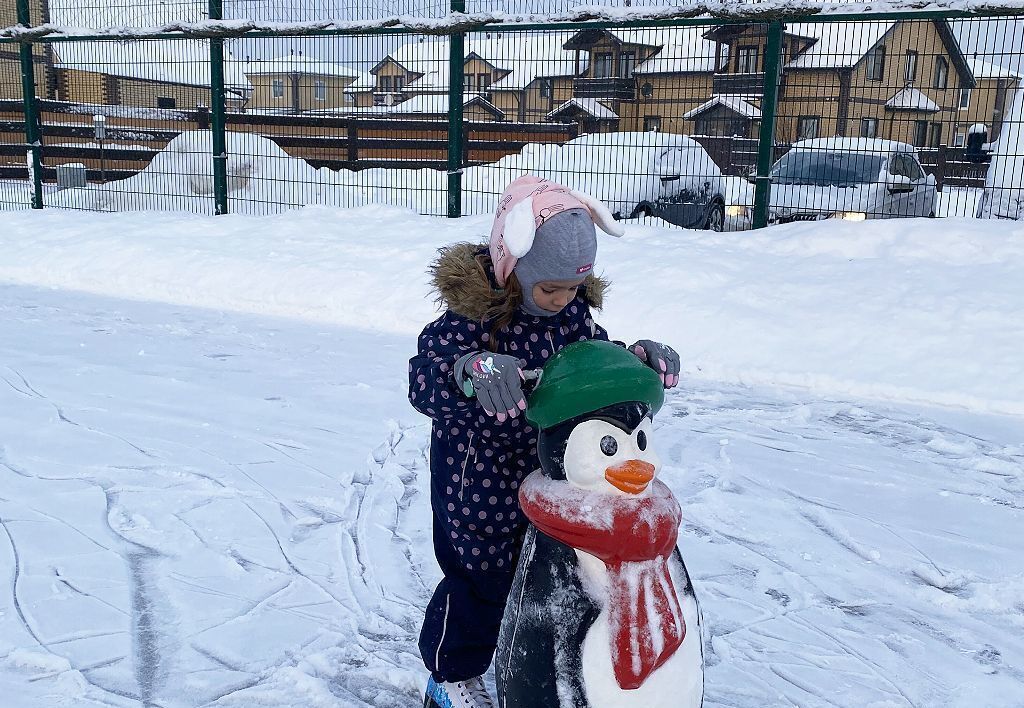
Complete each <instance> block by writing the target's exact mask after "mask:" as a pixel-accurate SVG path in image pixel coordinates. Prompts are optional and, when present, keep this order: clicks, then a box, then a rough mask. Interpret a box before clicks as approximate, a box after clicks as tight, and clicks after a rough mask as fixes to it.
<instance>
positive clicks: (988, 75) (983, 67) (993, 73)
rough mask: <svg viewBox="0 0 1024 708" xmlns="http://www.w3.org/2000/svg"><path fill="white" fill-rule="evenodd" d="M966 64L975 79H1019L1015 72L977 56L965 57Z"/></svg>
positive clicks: (1019, 76)
mask: <svg viewBox="0 0 1024 708" xmlns="http://www.w3.org/2000/svg"><path fill="white" fill-rule="evenodd" d="M967 64H968V65H969V66H970V67H971V73H972V74H974V78H976V79H1018V80H1019V79H1021V78H1022V77H1021V75H1020V74H1019V73H1017V72H1016V71H1012V70H1010V69H1007V68H1006V67H1005V66H999V65H998V64H993V63H992V62H989V61H985V60H984V59H980V58H979V57H978V55H977V54H974V55H973V56H968V57H967Z"/></svg>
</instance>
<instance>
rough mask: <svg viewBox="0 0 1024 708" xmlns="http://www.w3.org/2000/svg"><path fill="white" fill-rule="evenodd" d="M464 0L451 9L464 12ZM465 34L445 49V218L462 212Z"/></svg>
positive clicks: (456, 37)
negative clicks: (446, 55)
mask: <svg viewBox="0 0 1024 708" xmlns="http://www.w3.org/2000/svg"><path fill="white" fill-rule="evenodd" d="M465 11H466V0H452V12H465ZM465 48H466V35H465V33H463V32H457V33H456V34H453V35H452V36H451V40H450V51H449V53H448V218H449V219H457V218H459V217H460V216H462V166H463V159H462V147H463V145H462V143H463V135H462V134H463V130H464V128H465V126H463V124H462V84H463V81H465V76H464V75H465V66H464V62H465V61H466V59H465Z"/></svg>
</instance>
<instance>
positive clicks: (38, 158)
mask: <svg viewBox="0 0 1024 708" xmlns="http://www.w3.org/2000/svg"><path fill="white" fill-rule="evenodd" d="M18 24H20V25H23V26H25V27H31V26H32V16H31V13H30V12H29V0H18ZM19 52H20V56H21V90H22V94H23V98H24V108H25V143H26V145H27V146H28V153H27V154H26V158H27V159H28V161H29V164H30V166H31V171H32V174H31V175H29V176H30V177H31V178H32V208H33V209H42V208H43V156H42V151H43V135H42V130H41V129H40V125H39V105H38V104H37V103H36V73H35V62H33V60H32V45H31V44H29V43H28V42H22V43H21V48H20V50H19Z"/></svg>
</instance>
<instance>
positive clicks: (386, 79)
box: [380, 76, 391, 92]
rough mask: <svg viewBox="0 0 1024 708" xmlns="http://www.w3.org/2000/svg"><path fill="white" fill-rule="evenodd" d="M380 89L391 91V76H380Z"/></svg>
mask: <svg viewBox="0 0 1024 708" xmlns="http://www.w3.org/2000/svg"><path fill="white" fill-rule="evenodd" d="M380 90H381V91H388V92H390V91H391V77H390V76H382V77H380Z"/></svg>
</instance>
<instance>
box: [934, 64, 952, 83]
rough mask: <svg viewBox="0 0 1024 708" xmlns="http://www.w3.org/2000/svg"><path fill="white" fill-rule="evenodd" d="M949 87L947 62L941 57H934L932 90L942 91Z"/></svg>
mask: <svg viewBox="0 0 1024 708" xmlns="http://www.w3.org/2000/svg"><path fill="white" fill-rule="evenodd" d="M948 86H949V62H947V61H946V60H945V59H944V58H943V57H935V85H934V88H937V89H944V88H947V87H948Z"/></svg>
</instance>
